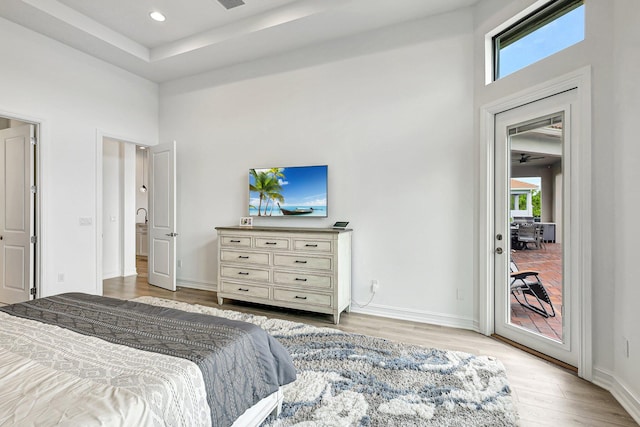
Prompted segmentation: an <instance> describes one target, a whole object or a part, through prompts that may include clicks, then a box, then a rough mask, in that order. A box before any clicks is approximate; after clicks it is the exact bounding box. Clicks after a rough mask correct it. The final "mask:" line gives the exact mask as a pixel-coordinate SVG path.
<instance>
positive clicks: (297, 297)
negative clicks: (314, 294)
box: [296, 295, 307, 299]
mask: <svg viewBox="0 0 640 427" xmlns="http://www.w3.org/2000/svg"><path fill="white" fill-rule="evenodd" d="M296 299H307V297H299V296H298V295H296Z"/></svg>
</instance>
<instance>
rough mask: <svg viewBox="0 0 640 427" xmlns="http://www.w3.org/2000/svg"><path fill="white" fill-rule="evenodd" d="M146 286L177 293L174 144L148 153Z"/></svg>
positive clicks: (152, 148)
mask: <svg viewBox="0 0 640 427" xmlns="http://www.w3.org/2000/svg"><path fill="white" fill-rule="evenodd" d="M148 233H149V283H150V284H152V285H155V286H159V287H161V288H165V289H169V290H171V291H175V290H176V237H177V236H178V233H176V143H175V141H174V142H172V143H169V144H160V145H156V146H154V147H150V149H149V225H148Z"/></svg>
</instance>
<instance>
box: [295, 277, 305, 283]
mask: <svg viewBox="0 0 640 427" xmlns="http://www.w3.org/2000/svg"><path fill="white" fill-rule="evenodd" d="M296 281H298V282H306V281H307V279H301V278H299V277H296Z"/></svg>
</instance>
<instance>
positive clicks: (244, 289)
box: [238, 288, 249, 292]
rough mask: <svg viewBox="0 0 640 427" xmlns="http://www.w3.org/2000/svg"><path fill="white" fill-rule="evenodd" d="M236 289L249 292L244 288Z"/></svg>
mask: <svg viewBox="0 0 640 427" xmlns="http://www.w3.org/2000/svg"><path fill="white" fill-rule="evenodd" d="M238 290H239V291H242V292H249V289H244V288H238Z"/></svg>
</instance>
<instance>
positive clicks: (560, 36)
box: [498, 5, 584, 78]
mask: <svg viewBox="0 0 640 427" xmlns="http://www.w3.org/2000/svg"><path fill="white" fill-rule="evenodd" d="M582 40H584V5H582V6H580V7H577V8H576V9H574V10H572V11H571V12H569V13H567V14H565V15H563V16H561V17H560V18H558V19H556V20H555V21H553V22H550V23H549V24H547V25H545V26H544V27H542V28H540V29H538V30H536V31H534V32H533V33H531V34H529V35H527V36H525V37H523V38H522V39H520V40H518V41H516V42H514V43H512V44H510V45H509V46H507V47H505V48H504V49H501V50H500V73H499V76H498V78H502V77H504V76H506V75H509V74H511V73H513V72H515V71H518V70H520V69H521V68H524V67H526V66H527V65H530V64H533V63H534V62H536V61H539V60H541V59H543V58H546V57H547V56H550V55H552V54H554V53H556V52H559V51H561V50H562V49H565V48H567V47H569V46H571V45H574V44H576V43H578V42H580V41H582Z"/></svg>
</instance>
